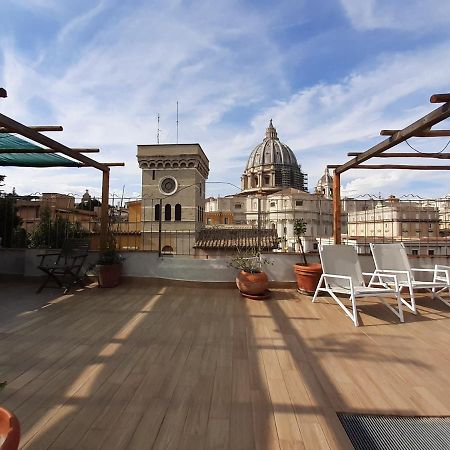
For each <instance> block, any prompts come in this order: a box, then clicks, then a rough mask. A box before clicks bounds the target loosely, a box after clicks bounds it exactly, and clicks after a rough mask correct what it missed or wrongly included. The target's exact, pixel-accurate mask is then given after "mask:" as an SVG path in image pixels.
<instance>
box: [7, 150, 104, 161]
mask: <svg viewBox="0 0 450 450" xmlns="http://www.w3.org/2000/svg"><path fill="white" fill-rule="evenodd" d="M71 150H72V151H74V152H78V153H99V152H100V149H99V148H71ZM3 153H59V152H58V151H56V150H53V149H51V148H41V149H29V148H22V149H18V148H1V149H0V154H3ZM103 164H105V163H103Z"/></svg>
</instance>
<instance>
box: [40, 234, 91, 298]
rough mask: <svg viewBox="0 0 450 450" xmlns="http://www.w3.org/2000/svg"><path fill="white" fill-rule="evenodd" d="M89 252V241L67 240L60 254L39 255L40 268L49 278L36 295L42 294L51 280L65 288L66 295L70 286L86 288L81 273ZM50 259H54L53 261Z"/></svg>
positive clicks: (82, 239)
mask: <svg viewBox="0 0 450 450" xmlns="http://www.w3.org/2000/svg"><path fill="white" fill-rule="evenodd" d="M88 250H89V239H84V238H78V239H67V240H66V241H65V242H64V244H63V247H62V249H61V251H60V252H59V253H56V252H55V253H44V254H40V255H38V256H40V257H41V262H40V263H39V265H38V268H39V269H40V270H42V271H43V272H44V273H45V274H47V278H46V279H45V280H44V282H43V283H42V284H41V286H40V287H39V289H38V290H37V291H36V293H39V292H41V291H42V289H44V288H45V287H46V286H47V283H48V282H49V281H50V280H53V281H55V283H56V284H57V285H58V286H59V287H61V288H63V289H64V293H67V291H68V290H69V288H70V284H75V283H78V284H79V285H80V286H84V283H83V280H82V279H81V276H80V271H81V268H82V267H83V264H84V261H85V260H86V257H87V255H88ZM50 258H52V260H51V261H50ZM67 278H70V281H71V283H70V284H69V285H67V284H66V283H65V280H67ZM63 283H64V284H63Z"/></svg>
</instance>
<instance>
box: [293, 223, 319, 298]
mask: <svg viewBox="0 0 450 450" xmlns="http://www.w3.org/2000/svg"><path fill="white" fill-rule="evenodd" d="M294 234H295V237H296V239H297V242H298V244H299V246H300V251H301V254H302V258H303V262H301V263H297V264H295V265H294V271H295V278H296V280H297V287H298V290H299V291H301V292H304V293H307V294H313V293H314V292H315V290H316V288H317V285H318V283H319V280H320V275H321V274H322V266H321V265H320V264H318V263H315V264H308V261H307V260H306V253H305V249H304V248H303V242H302V236H304V235H305V234H306V222H305V221H304V220H303V219H297V220H296V221H295V222H294Z"/></svg>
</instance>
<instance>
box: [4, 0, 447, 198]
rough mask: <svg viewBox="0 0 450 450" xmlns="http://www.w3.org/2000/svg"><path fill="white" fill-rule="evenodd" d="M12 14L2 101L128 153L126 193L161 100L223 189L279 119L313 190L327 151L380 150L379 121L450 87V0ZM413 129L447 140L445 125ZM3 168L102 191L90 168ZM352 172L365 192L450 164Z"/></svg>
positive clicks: (439, 189)
mask: <svg viewBox="0 0 450 450" xmlns="http://www.w3.org/2000/svg"><path fill="white" fill-rule="evenodd" d="M0 22H1V31H0V86H1V87H4V88H5V89H6V90H7V92H8V98H6V99H0V112H1V113H2V114H6V115H8V116H10V117H12V118H14V119H15V120H18V121H19V122H22V123H25V124H27V125H62V126H63V127H64V131H63V132H58V133H51V134H50V133H48V135H49V136H50V137H53V138H55V139H57V140H59V141H60V142H62V143H63V144H65V145H68V146H71V147H95V148H100V149H101V152H100V153H99V154H92V155H90V156H92V157H93V158H95V159H97V160H99V161H103V162H125V164H126V166H125V167H113V168H111V192H113V193H116V194H121V193H122V191H124V192H125V196H126V197H135V196H139V195H140V193H141V173H140V172H141V171H140V169H139V167H138V163H137V159H136V153H137V145H138V144H155V143H156V139H157V128H158V127H157V115H158V114H159V116H160V129H161V132H160V142H161V143H174V142H176V136H177V127H176V117H177V116H176V111H177V102H178V104H179V116H178V118H179V128H178V132H179V142H180V143H195V142H198V143H199V144H200V145H201V146H202V148H203V150H204V151H205V153H206V155H207V157H208V158H209V161H210V174H209V178H208V181H210V182H215V183H211V184H207V195H214V196H216V195H224V194H231V193H235V192H236V191H237V189H236V188H234V187H233V186H231V185H230V184H217V183H216V182H224V183H231V184H234V185H238V186H239V185H240V176H241V174H242V172H243V170H244V167H245V164H246V161H247V159H248V156H249V155H250V153H251V151H252V150H253V148H254V147H255V146H256V145H257V144H259V143H260V142H261V141H262V139H263V137H264V133H265V129H266V127H267V126H268V123H269V120H270V119H273V123H274V126H275V127H276V128H277V132H278V137H279V138H280V140H281V142H283V143H285V144H287V145H288V146H289V147H290V148H291V149H292V150H293V151H294V153H295V155H296V157H297V160H298V162H299V164H301V166H302V170H303V171H304V172H306V173H307V174H308V178H309V183H308V187H309V190H310V191H313V189H314V186H315V184H316V182H317V180H318V179H319V178H320V176H321V175H322V174H323V172H324V170H325V166H326V165H327V164H339V163H344V162H345V161H347V160H348V159H349V158H348V157H347V156H346V155H347V152H349V151H365V150H367V149H368V148H370V147H371V146H373V145H375V144H376V143H378V142H380V141H381V140H383V139H384V138H383V137H381V136H379V131H380V130H381V129H386V128H388V129H395V128H403V127H405V126H407V125H408V124H410V123H411V122H413V121H415V120H417V119H418V118H419V117H421V116H423V115H425V114H427V113H428V112H430V111H432V110H433V109H434V108H436V107H437V106H438V105H434V104H430V103H429V97H430V96H431V95H432V94H434V93H441V92H450V34H449V33H448V29H449V28H448V27H449V25H450V2H446V1H442V0H417V1H416V0H408V1H407V0H397V1H395V2H392V1H391V0H365V1H360V0H314V1H312V0H278V1H273V0H272V1H268V0H258V1H256V0H253V1H245V0H236V1H233V0H221V1H220V2H213V1H210V0H193V1H182V0H164V1H157V0H154V1H149V0H127V1H126V2H124V1H122V0H78V1H76V2H74V1H68V0H3V1H2V14H1V18H0ZM448 126H449V123H448V121H445V122H442V123H441V124H440V126H439V127H440V128H448ZM409 143H410V144H411V145H412V146H413V147H414V148H416V149H417V150H419V151H440V150H441V149H442V148H444V146H445V145H446V144H447V140H446V139H445V138H432V139H426V140H425V139H418V138H416V139H411V140H410V141H409ZM396 151H399V152H409V151H411V149H410V148H409V147H407V146H406V144H405V143H403V144H400V145H399V146H397V147H396ZM88 156H89V155H88ZM378 161H379V160H378ZM384 161H385V160H384ZM423 161H424V160H421V161H417V160H414V161H412V160H408V163H416V162H417V163H419V162H421V163H423ZM395 162H396V163H401V162H402V161H397V160H396V161H395ZM403 162H405V161H403ZM374 163H375V161H374ZM433 164H435V163H433ZM0 174H4V175H6V180H5V183H6V184H5V187H4V188H3V189H5V190H6V191H11V190H12V188H13V187H14V188H15V190H16V192H17V193H18V194H23V195H25V194H32V193H42V192H61V193H72V194H76V195H81V194H82V193H84V192H85V190H86V189H88V190H89V192H90V193H91V194H93V195H96V196H99V195H100V192H101V174H100V172H99V171H97V170H95V169H91V168H79V169H73V168H72V169H65V168H53V169H23V168H10V167H0ZM341 182H342V189H343V194H344V195H347V196H353V197H355V196H364V195H366V194H371V195H377V196H378V195H382V196H387V195H390V194H394V195H397V196H407V195H411V194H414V195H420V196H422V197H426V198H434V197H440V196H443V195H447V194H449V192H450V188H449V186H448V175H447V172H445V171H438V172H429V171H392V170H391V171H389V170H378V171H368V170H352V171H349V172H346V173H345V174H344V175H343V176H342V178H341Z"/></svg>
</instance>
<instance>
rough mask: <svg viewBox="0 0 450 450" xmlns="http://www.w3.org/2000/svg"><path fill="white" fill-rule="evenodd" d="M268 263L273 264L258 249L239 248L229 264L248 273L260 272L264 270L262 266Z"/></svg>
mask: <svg viewBox="0 0 450 450" xmlns="http://www.w3.org/2000/svg"><path fill="white" fill-rule="evenodd" d="M267 264H273V262H272V261H271V260H270V259H268V258H265V257H263V256H262V255H261V253H260V252H258V251H257V250H255V249H250V250H241V249H239V248H238V249H237V253H236V255H234V256H233V257H232V258H231V261H230V262H229V263H228V266H229V267H233V268H235V269H239V270H243V271H244V272H248V273H259V272H262V267H263V266H264V265H267Z"/></svg>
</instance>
